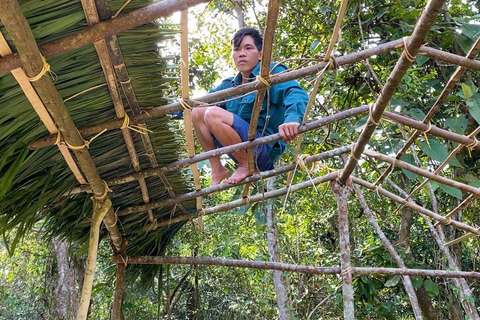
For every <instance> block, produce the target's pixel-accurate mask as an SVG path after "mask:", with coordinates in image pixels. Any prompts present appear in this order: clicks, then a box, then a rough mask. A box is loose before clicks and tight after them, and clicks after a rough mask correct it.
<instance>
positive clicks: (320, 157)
mask: <svg viewBox="0 0 480 320" xmlns="http://www.w3.org/2000/svg"><path fill="white" fill-rule="evenodd" d="M350 150H351V146H345V147H341V148H338V149H334V150H331V151H327V152H322V153H320V154H317V155H314V156H311V157H307V158H305V159H304V160H303V161H304V163H305V164H306V165H308V164H310V163H314V162H317V161H321V160H323V159H327V158H331V157H334V156H338V155H340V154H344V153H347V152H349V151H350ZM295 168H296V164H295V163H291V164H288V165H286V166H283V167H280V168H276V169H272V170H268V171H264V172H261V173H258V174H254V175H251V176H249V177H247V178H246V179H244V180H242V181H240V182H239V183H236V184H234V185H233V186H238V185H245V184H251V183H253V182H256V181H259V180H261V179H266V178H271V177H274V176H277V175H279V174H282V173H285V172H288V171H292V170H294V169H295ZM231 187H232V184H229V183H221V184H218V185H215V186H212V187H207V188H204V189H201V190H196V191H192V192H189V193H185V194H182V195H178V196H177V197H176V198H170V199H164V200H159V201H155V202H152V203H149V204H145V205H140V206H133V207H128V208H125V209H122V210H119V211H118V212H117V215H118V216H124V215H128V214H132V213H135V212H142V211H145V210H148V209H160V208H164V207H167V206H173V205H175V204H177V203H180V202H183V201H187V200H190V199H193V198H195V197H198V196H205V195H208V194H210V193H215V192H219V191H224V190H227V189H229V188H231ZM287 188H288V186H287Z"/></svg>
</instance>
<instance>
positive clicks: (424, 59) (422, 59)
mask: <svg viewBox="0 0 480 320" xmlns="http://www.w3.org/2000/svg"><path fill="white" fill-rule="evenodd" d="M429 59H430V58H429V57H425V56H421V55H417V57H416V60H417V61H416V62H417V65H418V66H419V67H421V66H422V65H423V64H424V63H425V62H427V61H428V60H429Z"/></svg>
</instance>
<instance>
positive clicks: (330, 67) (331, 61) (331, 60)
mask: <svg viewBox="0 0 480 320" xmlns="http://www.w3.org/2000/svg"><path fill="white" fill-rule="evenodd" d="M338 67H339V64H338V62H337V60H335V57H333V56H330V58H329V59H328V70H335V69H338Z"/></svg>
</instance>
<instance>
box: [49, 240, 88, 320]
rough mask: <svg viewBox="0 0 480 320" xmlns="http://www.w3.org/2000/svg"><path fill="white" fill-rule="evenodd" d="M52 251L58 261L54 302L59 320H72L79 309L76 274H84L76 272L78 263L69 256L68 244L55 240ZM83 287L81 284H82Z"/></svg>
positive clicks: (79, 271)
mask: <svg viewBox="0 0 480 320" xmlns="http://www.w3.org/2000/svg"><path fill="white" fill-rule="evenodd" d="M52 249H53V251H54V252H55V256H56V259H57V272H58V280H57V285H56V287H55V289H54V291H53V302H54V304H55V311H56V315H57V318H58V319H59V320H67V319H72V318H73V316H74V315H75V314H76V313H77V309H78V303H77V300H78V290H77V281H76V280H77V277H76V274H82V272H81V270H76V269H77V268H76V267H77V266H79V265H78V263H76V261H75V259H74V258H71V257H70V256H69V255H68V245H67V243H66V242H64V241H61V240H58V239H53V240H52ZM80 286H81V284H80Z"/></svg>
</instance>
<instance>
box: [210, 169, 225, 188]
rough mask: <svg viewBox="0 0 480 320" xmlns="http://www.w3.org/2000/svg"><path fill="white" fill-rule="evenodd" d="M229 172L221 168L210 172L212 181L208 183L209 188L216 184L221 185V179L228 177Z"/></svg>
mask: <svg viewBox="0 0 480 320" xmlns="http://www.w3.org/2000/svg"><path fill="white" fill-rule="evenodd" d="M229 173H230V172H229V171H228V169H226V168H225V167H223V166H222V168H221V169H220V170H218V171H217V170H215V171H213V170H212V180H211V181H210V187H213V186H216V185H217V184H220V183H222V181H223V179H225V178H227V177H228V174H229Z"/></svg>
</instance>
